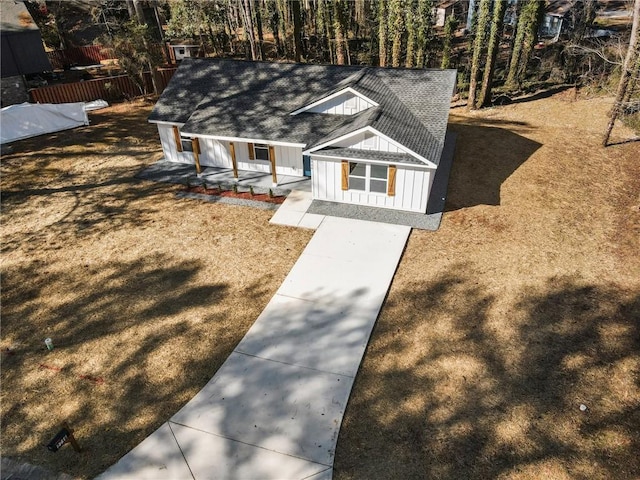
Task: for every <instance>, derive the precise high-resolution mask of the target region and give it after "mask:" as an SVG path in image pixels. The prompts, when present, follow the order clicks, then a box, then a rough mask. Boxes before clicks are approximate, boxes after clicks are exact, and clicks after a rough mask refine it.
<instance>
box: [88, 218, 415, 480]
mask: <svg viewBox="0 0 640 480" xmlns="http://www.w3.org/2000/svg"><path fill="white" fill-rule="evenodd" d="M410 230H411V229H410V228H409V227H406V226H399V225H387V224H380V223H374V222H367V221H361V220H351V219H343V218H334V217H326V218H324V219H321V223H320V225H319V227H318V229H317V231H316V233H315V234H314V236H313V238H312V239H311V241H310V242H309V244H308V245H307V247H306V248H305V250H304V251H303V253H302V255H301V256H300V258H299V259H298V261H297V263H296V264H295V265H294V267H293V269H292V270H291V272H290V273H289V275H288V276H287V278H286V279H285V281H284V282H283V284H282V285H281V287H280V289H279V290H278V291H277V293H276V295H274V297H273V298H272V299H271V301H270V302H269V304H268V305H267V306H266V308H265V309H264V311H263V312H262V314H261V315H260V316H259V317H258V319H257V320H256V322H255V323H254V325H253V326H252V327H251V329H250V330H249V331H248V332H247V335H246V336H245V337H244V339H243V340H242V341H241V342H240V343H239V344H238V346H237V347H236V349H235V351H234V352H233V353H232V354H231V355H230V356H229V358H228V359H227V361H226V362H225V363H224V364H223V365H222V366H221V367H220V369H219V370H218V372H217V373H216V374H215V376H214V377H213V378H212V379H211V380H210V381H209V383H208V384H207V385H206V386H205V387H204V388H203V389H202V390H201V391H200V392H199V393H198V394H197V395H196V396H195V397H194V398H193V399H192V400H191V401H190V402H189V403H187V404H186V405H185V406H184V407H183V408H182V409H181V410H180V411H179V412H178V413H176V414H175V415H174V416H173V417H172V418H171V419H170V420H169V421H168V422H167V423H165V424H164V425H163V426H162V427H160V428H159V429H158V430H157V431H156V432H154V433H153V434H151V435H150V436H149V437H148V438H146V439H145V440H144V441H143V442H142V443H141V444H140V445H138V446H137V447H135V448H134V449H133V450H132V451H131V452H129V453H128V454H127V455H125V456H124V457H123V458H122V459H120V461H119V462H118V463H116V464H115V465H114V466H112V467H111V468H110V469H109V470H107V471H106V472H105V473H103V474H102V475H101V476H100V477H98V478H100V479H101V480H114V479H121V478H135V479H153V480H164V479H166V480H180V479H197V480H201V479H226V478H235V479H270V478H273V479H314V480H320V479H325V480H326V479H330V478H331V477H332V473H333V460H334V455H335V449H336V443H337V439H338V432H339V430H340V424H341V422H342V417H343V415H344V411H345V407H346V405H347V400H348V398H349V394H350V392H351V387H352V385H353V381H354V378H355V375H356V372H357V371H358V367H359V365H360V361H361V359H362V356H363V354H364V351H365V348H366V346H367V343H368V340H369V336H370V334H371V330H372V329H373V326H374V324H375V321H376V318H377V316H378V313H379V311H380V308H381V306H382V303H383V301H384V298H385V296H386V293H387V290H388V288H389V285H390V283H391V280H392V278H393V275H394V272H395V269H396V266H397V264H398V261H399V260H400V256H401V255H402V252H403V250H404V246H405V244H406V241H407V238H408V236H409V232H410Z"/></svg>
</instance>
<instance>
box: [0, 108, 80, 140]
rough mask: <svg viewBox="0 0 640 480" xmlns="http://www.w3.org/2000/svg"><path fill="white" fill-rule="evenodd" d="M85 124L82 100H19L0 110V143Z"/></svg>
mask: <svg viewBox="0 0 640 480" xmlns="http://www.w3.org/2000/svg"><path fill="white" fill-rule="evenodd" d="M82 125H89V117H88V116H87V112H86V111H85V109H84V103H82V102H79V103H59V104H51V103H22V104H20V105H10V106H8V107H4V108H3V109H2V111H1V113H0V137H1V140H0V143H9V142H13V141H15V140H20V139H23V138H29V137H35V136H37V135H43V134H45V133H53V132H58V131H60V130H67V129H69V128H75V127H80V126H82Z"/></svg>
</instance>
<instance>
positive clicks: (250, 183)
mask: <svg viewBox="0 0 640 480" xmlns="http://www.w3.org/2000/svg"><path fill="white" fill-rule="evenodd" d="M136 177H137V178H142V179H144V180H151V181H154V182H161V183H177V184H182V185H201V184H203V183H206V184H207V186H212V187H217V186H220V187H222V188H227V189H230V188H233V185H237V186H238V187H239V188H240V189H241V190H243V189H244V190H248V189H249V187H253V189H254V191H255V192H256V193H268V192H269V190H271V191H272V192H273V193H274V194H276V195H281V194H287V193H288V192H290V191H291V190H303V191H308V192H310V191H311V179H310V178H309V177H295V176H290V175H281V174H279V175H278V183H277V186H274V185H273V178H272V175H271V173H267V172H256V171H253V170H240V169H238V178H235V177H234V172H233V169H232V168H223V167H205V166H203V167H202V169H201V173H199V174H198V173H197V172H196V169H195V165H193V164H187V163H179V162H171V161H167V160H164V159H162V160H160V161H158V162H156V163H154V164H153V165H151V166H149V167H147V168H146V169H144V170H143V171H142V172H140V173H138V174H137V175H136Z"/></svg>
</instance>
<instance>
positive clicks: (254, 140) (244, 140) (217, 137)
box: [180, 132, 307, 148]
mask: <svg viewBox="0 0 640 480" xmlns="http://www.w3.org/2000/svg"><path fill="white" fill-rule="evenodd" d="M180 134H181V135H184V136H185V137H191V138H193V137H198V138H211V139H212V140H223V141H226V142H241V143H264V144H265V145H278V146H282V147H300V148H304V147H306V146H307V144H306V143H292V142H278V141H274V140H265V139H264V138H241V137H224V136H220V135H203V134H201V133H191V132H180Z"/></svg>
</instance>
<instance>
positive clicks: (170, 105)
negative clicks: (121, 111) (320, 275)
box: [149, 59, 456, 213]
mask: <svg viewBox="0 0 640 480" xmlns="http://www.w3.org/2000/svg"><path fill="white" fill-rule="evenodd" d="M455 82H456V71H455V70H418V69H416V70H408V69H382V68H373V67H354V66H335V65H331V66H322V65H310V64H286V63H266V62H245V61H235V60H217V59H185V60H184V61H183V62H182V64H181V65H180V67H179V68H178V70H177V71H176V73H175V74H174V76H173V78H172V79H171V81H170V83H169V85H168V86H167V88H166V89H165V90H164V92H163V93H162V96H161V97H160V99H159V100H158V102H157V104H156V105H155V107H154V109H153V111H152V113H151V115H150V117H149V121H150V122H152V123H155V124H157V126H158V131H159V133H160V140H161V142H162V148H163V150H164V154H165V158H166V159H167V160H170V161H175V162H187V163H195V164H197V169H198V170H199V169H200V165H204V166H212V167H223V168H228V169H233V171H234V175H235V176H236V178H237V176H238V170H253V171H261V172H267V173H271V175H272V178H273V183H274V184H277V182H278V176H281V175H289V176H291V175H293V176H299V177H303V176H310V177H311V183H312V192H313V198H314V199H319V200H327V201H332V202H343V203H352V204H359V205H370V206H376V207H385V208H391V209H397V210H407V211H412V212H421V213H425V212H426V208H427V200H428V198H429V194H430V191H431V185H432V183H433V179H434V175H435V173H436V170H437V168H438V164H439V161H440V156H441V154H442V150H443V146H444V140H445V134H446V130H447V120H448V116H449V105H450V101H451V96H452V94H453V90H454V86H455Z"/></svg>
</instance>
